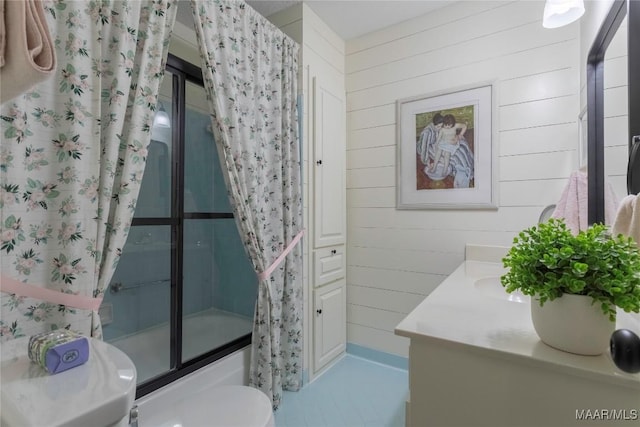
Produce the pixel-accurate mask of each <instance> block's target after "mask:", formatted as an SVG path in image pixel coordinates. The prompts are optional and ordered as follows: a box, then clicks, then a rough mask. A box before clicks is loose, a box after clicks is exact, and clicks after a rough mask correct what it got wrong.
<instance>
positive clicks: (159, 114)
mask: <svg viewBox="0 0 640 427" xmlns="http://www.w3.org/2000/svg"><path fill="white" fill-rule="evenodd" d="M153 126H154V127H159V128H170V127H171V119H170V118H169V114H167V112H166V110H165V109H164V105H162V101H158V111H156V115H155V117H154V118H153Z"/></svg>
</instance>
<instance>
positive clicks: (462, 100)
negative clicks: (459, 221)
mask: <svg viewBox="0 0 640 427" xmlns="http://www.w3.org/2000/svg"><path fill="white" fill-rule="evenodd" d="M494 87H495V85H493V84H491V83H487V84H483V85H480V86H473V87H463V88H457V89H454V90H447V91H445V92H438V93H433V94H429V95H423V96H418V97H413V98H407V99H401V100H398V101H397V105H396V113H397V117H396V123H397V125H396V126H397V183H396V186H397V189H396V190H397V204H396V206H397V208H398V209H497V194H496V188H495V181H496V176H497V167H496V159H495V152H496V150H495V149H494V148H495V147H494V146H495V144H496V142H495V141H496V138H495V131H496V126H495V117H496V114H495V102H496V96H495V89H494Z"/></svg>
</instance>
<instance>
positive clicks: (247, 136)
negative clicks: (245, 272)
mask: <svg viewBox="0 0 640 427" xmlns="http://www.w3.org/2000/svg"><path fill="white" fill-rule="evenodd" d="M191 4H192V6H193V14H194V19H195V28H196V34H197V38H198V43H199V45H200V52H201V57H202V58H203V63H202V69H203V77H204V80H205V88H206V91H207V93H208V95H209V96H208V98H209V102H210V108H211V114H212V123H213V128H214V136H215V140H216V144H217V146H218V151H219V153H220V159H221V162H222V163H223V164H222V169H223V172H224V174H225V180H226V182H227V189H228V190H229V194H230V199H231V204H232V206H233V209H234V215H235V218H236V224H237V225H238V228H239V231H240V235H241V236H242V239H243V242H244V246H245V249H246V251H247V253H248V255H249V258H250V259H251V262H252V263H253V267H254V269H255V270H256V272H257V273H258V277H259V286H258V301H257V304H256V313H255V318H254V327H253V342H252V354H251V367H250V378H249V381H250V384H251V385H253V386H254V387H256V388H258V389H260V390H262V391H264V392H265V393H266V394H267V395H268V396H269V397H270V398H271V401H272V404H273V407H274V408H277V407H278V405H279V403H280V399H281V395H282V390H283V389H286V390H298V389H299V388H300V386H301V383H302V361H301V356H302V249H301V246H300V245H296V244H295V242H296V241H297V240H298V239H299V237H300V233H301V230H302V195H301V186H300V183H301V176H300V175H301V174H300V157H299V156H300V152H299V149H300V147H299V142H298V117H297V110H296V99H297V69H298V63H297V58H298V49H299V47H298V44H297V43H296V42H294V41H293V40H291V39H290V38H289V37H287V36H286V35H285V34H284V33H282V32H281V31H280V30H279V29H277V28H276V27H275V26H273V25H272V24H271V23H269V22H268V21H267V20H266V19H264V18H263V17H262V16H260V15H259V14H258V13H257V12H255V11H254V10H253V9H251V8H250V7H248V6H247V5H246V4H245V3H244V2H243V1H238V0H203V1H200V0H198V1H196V0H192V2H191ZM287 247H292V249H291V252H290V253H289V254H288V255H287V256H286V258H285V259H284V261H283V262H282V263H280V264H279V265H278V266H277V267H276V268H275V269H274V270H273V271H270V269H269V267H270V266H272V265H274V261H276V259H277V258H278V257H279V256H280V255H281V254H282V253H283V251H284V250H285V248H287ZM265 271H266V273H265Z"/></svg>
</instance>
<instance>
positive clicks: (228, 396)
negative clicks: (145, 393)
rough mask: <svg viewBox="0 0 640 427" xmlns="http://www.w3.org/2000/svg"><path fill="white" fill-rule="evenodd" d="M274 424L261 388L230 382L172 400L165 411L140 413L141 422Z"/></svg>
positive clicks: (164, 426) (192, 426) (189, 426)
mask: <svg viewBox="0 0 640 427" xmlns="http://www.w3.org/2000/svg"><path fill="white" fill-rule="evenodd" d="M175 425H182V426H184V427H199V426H207V427H216V426H220V427H222V426H224V427H232V426H238V427H240V426H242V427H274V426H275V422H274V418H273V410H272V408H271V401H270V400H269V398H268V397H267V396H266V395H265V394H264V393H263V392H261V391H260V390H257V389H255V388H252V387H247V386H238V385H229V386H217V387H210V388H205V389H204V390H202V391H200V392H199V393H197V394H192V395H189V396H186V397H185V398H184V399H182V400H180V401H178V402H173V403H172V405H171V408H167V410H166V411H160V412H156V413H154V414H151V415H150V416H149V417H144V416H143V414H141V416H140V426H141V427H148V426H156V427H172V426H175Z"/></svg>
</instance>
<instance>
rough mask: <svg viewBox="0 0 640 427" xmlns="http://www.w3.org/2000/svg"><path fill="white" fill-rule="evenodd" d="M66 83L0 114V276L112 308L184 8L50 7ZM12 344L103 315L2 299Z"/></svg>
mask: <svg viewBox="0 0 640 427" xmlns="http://www.w3.org/2000/svg"><path fill="white" fill-rule="evenodd" d="M44 6H45V12H46V15H47V25H48V26H49V30H50V32H51V35H52V38H53V39H54V41H55V48H56V55H57V61H58V67H57V70H56V74H55V75H54V76H53V77H51V78H50V79H48V80H47V81H45V82H43V83H41V84H39V85H37V86H35V87H34V88H33V89H32V90H30V91H29V92H28V93H25V94H24V95H22V96H20V97H18V98H16V99H13V100H11V101H8V102H5V103H4V104H3V105H2V106H1V109H0V118H1V120H0V122H1V129H0V131H1V135H2V142H1V143H0V209H1V212H0V245H1V246H0V248H1V251H2V257H1V261H0V273H1V275H2V276H3V278H4V279H5V282H8V281H14V282H15V281H18V282H23V283H27V284H30V285H35V286H38V287H44V288H48V289H50V290H54V291H58V292H60V293H64V294H68V295H77V296H85V297H93V298H98V299H100V298H102V295H103V293H104V290H105V286H106V285H107V284H108V283H109V281H110V279H111V277H112V275H113V272H114V271H115V268H116V265H117V263H118V259H119V257H120V254H121V251H122V247H123V246H124V243H125V240H126V238H127V234H128V231H129V226H130V223H131V219H132V217H133V212H134V209H135V206H136V198H137V196H138V192H139V189H140V183H141V181H142V174H143V172H144V167H145V161H146V156H147V147H148V145H149V142H150V130H151V126H152V122H153V117H154V111H155V106H156V98H157V95H158V90H159V86H160V82H161V80H162V77H163V74H164V68H165V66H164V62H165V60H166V56H167V51H168V45H169V37H170V34H171V29H172V27H173V23H174V21H175V16H176V9H177V7H176V4H175V0H135V1H126V0H113V1H111V0H95V1H64V0H50V1H45V2H44ZM0 301H1V304H2V306H1V310H2V312H1V317H0V337H1V339H2V340H7V339H12V338H15V337H19V336H23V335H31V334H34V333H38V332H42V331H46V330H51V329H56V328H71V329H73V330H76V331H79V332H81V333H83V334H85V335H89V334H91V335H93V336H96V337H101V334H102V329H101V325H100V320H99V316H98V314H97V312H96V311H95V310H86V309H79V308H77V307H73V305H72V304H69V305H65V304H56V303H51V302H48V301H46V300H40V299H35V298H30V297H24V296H22V295H17V294H9V293H2V297H1V300H0Z"/></svg>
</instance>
